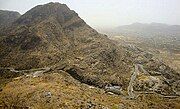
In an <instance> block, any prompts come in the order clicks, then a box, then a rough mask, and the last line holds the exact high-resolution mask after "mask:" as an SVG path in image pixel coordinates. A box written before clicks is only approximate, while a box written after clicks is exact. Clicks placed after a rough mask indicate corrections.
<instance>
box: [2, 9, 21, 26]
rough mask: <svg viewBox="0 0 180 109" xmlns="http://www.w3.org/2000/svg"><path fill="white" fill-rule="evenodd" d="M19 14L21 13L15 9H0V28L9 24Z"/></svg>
mask: <svg viewBox="0 0 180 109" xmlns="http://www.w3.org/2000/svg"><path fill="white" fill-rule="evenodd" d="M20 16H21V14H20V13H18V12H16V11H6V10H0V28H3V27H6V26H9V25H10V24H11V23H12V22H14V21H15V20H17V18H19V17H20Z"/></svg>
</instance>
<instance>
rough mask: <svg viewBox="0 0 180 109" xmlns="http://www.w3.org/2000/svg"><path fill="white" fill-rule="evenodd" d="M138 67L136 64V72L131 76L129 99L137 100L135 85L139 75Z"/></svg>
mask: <svg viewBox="0 0 180 109" xmlns="http://www.w3.org/2000/svg"><path fill="white" fill-rule="evenodd" d="M138 71H139V70H138V66H137V65H136V64H135V65H134V72H133V74H132V76H131V79H130V82H129V86H128V95H129V98H131V99H133V98H135V94H134V93H133V91H134V90H133V83H134V81H135V79H136V77H137V74H138Z"/></svg>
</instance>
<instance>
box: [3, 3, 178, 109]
mask: <svg viewBox="0 0 180 109" xmlns="http://www.w3.org/2000/svg"><path fill="white" fill-rule="evenodd" d="M0 36H1V37H0V83H1V84H0V86H1V87H0V88H1V89H0V107H2V108H35V109H39V108H55V109H57V108H66V109H68V108H70V109H72V108H100V109H101V108H102V109H103V108H124V107H125V108H126V107H127V108H131V107H133V108H150V107H155V108H165V107H166V103H167V101H166V100H164V97H167V98H169V97H172V98H177V99H173V100H171V101H170V102H169V101H168V103H169V105H170V107H173V106H172V105H173V104H175V106H176V107H177V106H179V105H178V104H179V92H180V88H179V87H180V86H179V79H180V74H179V73H178V72H177V71H175V70H173V69H172V68H171V67H169V66H168V65H166V64H165V63H163V62H162V61H160V60H158V59H156V58H154V56H153V55H152V54H150V53H148V52H144V51H143V50H141V49H139V48H137V47H135V46H125V45H118V44H117V43H116V42H115V41H112V40H110V39H109V38H108V37H107V36H106V35H103V34H100V33H98V32H97V31H96V30H94V29H93V28H91V27H90V26H89V25H88V24H86V22H85V21H84V20H82V19H81V18H80V17H79V16H78V14H77V13H76V12H75V11H73V10H70V9H69V8H68V7H67V5H65V4H61V3H48V4H44V5H38V6H36V7H34V8H32V9H31V10H29V11H28V12H26V13H25V14H23V15H22V16H20V17H19V18H18V19H17V20H15V21H14V22H13V23H12V24H11V26H9V27H7V28H5V29H4V30H3V31H1V32H0ZM136 92H137V93H136ZM141 92H142V94H140V95H139V96H140V97H139V96H138V95H137V94H138V93H141ZM144 92H150V93H151V92H152V93H153V95H146V94H143V93H144ZM136 98H137V100H136V101H132V100H131V99H134V100H135V99H136ZM154 99H157V101H153V100H154ZM159 103H161V104H160V105H159Z"/></svg>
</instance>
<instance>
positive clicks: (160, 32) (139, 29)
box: [115, 23, 180, 39]
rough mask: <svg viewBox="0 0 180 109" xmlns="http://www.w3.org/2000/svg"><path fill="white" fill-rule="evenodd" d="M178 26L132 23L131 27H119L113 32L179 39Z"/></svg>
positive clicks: (179, 27)
mask: <svg viewBox="0 0 180 109" xmlns="http://www.w3.org/2000/svg"><path fill="white" fill-rule="evenodd" d="M179 30H180V26H179V25H167V24H161V23H150V24H143V23H133V24H131V25H124V26H119V27H117V28H116V29H115V31H116V32H117V33H119V34H128V35H131V36H138V37H146V38H147V37H149V38H151V37H155V36H156V37H173V38H174V37H176V38H177V39H179V38H180V32H179Z"/></svg>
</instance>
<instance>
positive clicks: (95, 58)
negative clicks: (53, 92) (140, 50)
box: [0, 3, 130, 87]
mask: <svg viewBox="0 0 180 109" xmlns="http://www.w3.org/2000/svg"><path fill="white" fill-rule="evenodd" d="M2 35H3V38H2V40H1V43H0V47H1V48H0V50H1V53H0V57H1V58H0V61H1V63H0V65H1V67H13V68H15V69H31V68H39V67H46V66H48V67H59V69H62V70H65V71H67V72H69V73H72V75H73V74H74V73H79V74H76V75H79V76H80V77H83V79H81V81H85V82H87V83H89V84H94V85H98V86H99V87H103V86H104V85H105V83H106V82H108V83H111V82H113V83H114V84H122V83H125V82H126V84H127V80H126V78H123V77H121V78H119V77H120V75H121V76H122V75H124V76H129V75H130V73H129V71H130V68H129V67H128V65H127V64H126V63H125V62H122V60H123V58H124V56H125V55H124V53H125V50H124V49H123V48H120V47H119V48H118V47H116V46H115V44H114V43H113V42H112V41H110V40H109V39H108V38H107V36H105V35H101V34H99V33H98V32H97V31H95V30H94V29H92V28H91V27H90V26H88V25H87V24H86V23H85V22H84V21H83V20H82V19H81V18H80V17H79V16H78V15H77V13H75V12H74V11H72V10H70V9H69V8H68V7H67V6H66V5H64V4H60V3H49V4H46V5H39V6H36V7H34V8H33V9H31V10H30V11H28V12H27V13H25V14H24V15H22V16H21V17H20V18H19V19H17V21H15V22H14V23H13V25H12V26H11V27H10V28H8V29H7V30H5V31H4V33H2ZM85 72H86V73H85ZM76 75H75V76H76ZM110 75H111V76H113V77H109V76H110ZM99 76H100V77H99ZM114 78H117V79H114ZM115 80H116V81H115ZM110 81H111V82H110Z"/></svg>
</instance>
